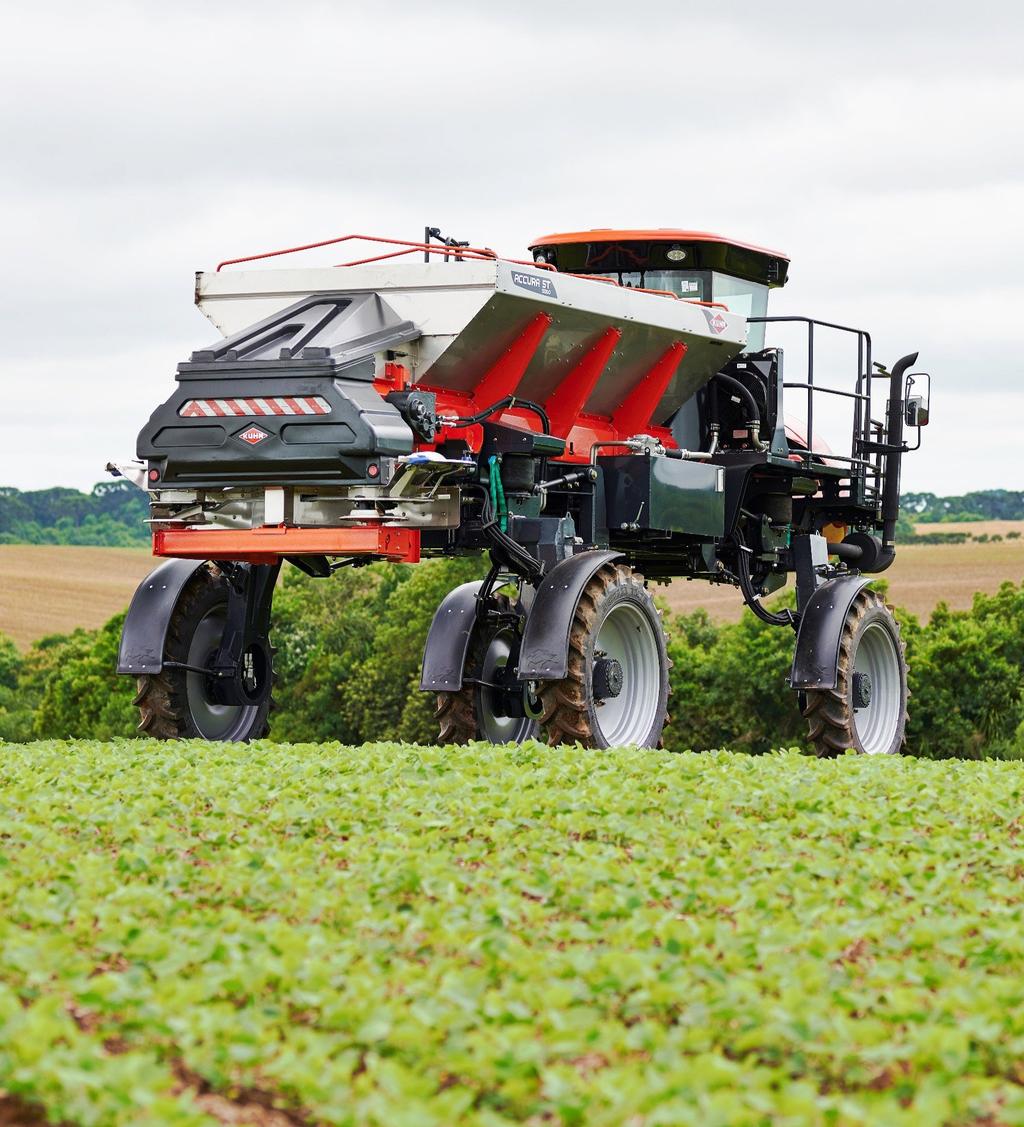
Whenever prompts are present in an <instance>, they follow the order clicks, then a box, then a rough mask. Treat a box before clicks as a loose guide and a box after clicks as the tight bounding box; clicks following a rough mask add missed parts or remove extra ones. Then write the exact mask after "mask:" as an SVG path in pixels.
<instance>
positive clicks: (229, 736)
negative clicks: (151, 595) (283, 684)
mask: <svg viewBox="0 0 1024 1127" xmlns="http://www.w3.org/2000/svg"><path fill="white" fill-rule="evenodd" d="M227 605H228V588H227V580H226V579H225V578H224V576H223V575H221V573H220V572H219V571H217V569H216V568H215V567H214V566H213V565H212V564H207V566H206V567H205V568H201V569H200V570H199V571H197V572H196V573H195V575H194V576H193V577H192V578H191V579H190V580H189V582H188V584H187V585H186V587H185V589H184V591H182V593H181V597H180V598H179V600H178V603H177V605H176V606H175V608H174V613H173V614H172V615H171V620H170V622H169V623H168V626H167V640H166V642H165V644H164V658H165V659H166V660H168V661H181V662H186V663H187V664H189V665H199V666H203V665H206V664H207V663H208V662H209V661H210V659H211V658H212V657H213V655H214V654H215V653H216V650H217V647H218V646H219V645H220V639H221V635H222V634H223V631H224V619H225V617H226V614H227ZM272 652H273V649H272V648H271V653H272ZM270 676H271V688H272V686H273V669H271V673H270ZM137 686H138V693H137V694H136V696H135V702H134V703H135V704H136V706H137V707H138V709H139V716H140V719H139V731H141V732H145V734H146V735H148V736H152V737H154V738H155V739H159V740H190V739H207V740H224V741H248V740H257V739H262V738H263V737H264V736H266V735H267V733H268V732H269V730H270V725H269V723H268V721H267V717H268V715H269V713H270V711H271V709H272V708H273V698H272V695H271V693H269V692H268V694H267V696H266V697H265V699H264V700H263V701H262V702H261V703H260V704H252V705H242V704H220V703H217V702H216V701H214V700H212V699H210V695H209V693H208V691H207V686H206V679H205V678H204V677H203V675H202V674H201V673H193V672H190V671H188V670H185V669H174V668H168V667H167V666H164V668H163V670H162V671H161V672H160V673H151V674H145V675H143V676H141V677H139V678H138V679H137Z"/></svg>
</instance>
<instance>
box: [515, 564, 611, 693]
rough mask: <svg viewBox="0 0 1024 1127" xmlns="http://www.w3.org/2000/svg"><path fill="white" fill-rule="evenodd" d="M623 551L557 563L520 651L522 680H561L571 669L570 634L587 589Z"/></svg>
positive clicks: (539, 595)
mask: <svg viewBox="0 0 1024 1127" xmlns="http://www.w3.org/2000/svg"><path fill="white" fill-rule="evenodd" d="M621 556H622V553H621V552H608V551H590V552H580V553H579V554H578V555H575V556H570V557H569V559H567V560H562V562H561V563H558V564H556V565H555V566H554V567H553V568H552V569H551V570H550V571H549V572H548V573H547V575H545V576H544V579H543V580H542V581H541V584H540V586H539V587H538V588H537V594H536V597H535V598H534V600H533V606H532V607H530V614H529V617H528V618H527V620H526V628H525V630H524V631H523V643H522V646H521V648H520V651H519V678H520V680H522V681H558V680H561V678H563V677H564V676H565V675H566V673H567V672H568V669H569V631H570V630H571V629H572V620H573V617H574V615H575V614H576V607H577V606H578V605H579V601H580V595H582V594H583V588H584V587H586V585H587V584H588V583H589V582H590V580H591V578H592V577H593V575H594V573H595V572H596V571H597V570H598V569H599V568H601V567H603V566H604V565H605V564H606V563H608V562H609V561H610V560H617V559H619V558H620V557H621Z"/></svg>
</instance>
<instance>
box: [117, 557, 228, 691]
mask: <svg viewBox="0 0 1024 1127" xmlns="http://www.w3.org/2000/svg"><path fill="white" fill-rule="evenodd" d="M201 567H206V560H179V559H172V560H165V561H164V562H163V563H162V564H161V565H160V566H159V567H158V568H157V569H156V570H155V571H151V572H150V573H149V575H147V576H146V578H145V579H143V581H142V582H141V583H140V584H139V586H138V587H137V588H136V590H135V594H134V595H133V596H132V602H131V606H130V607H129V608H128V614H127V615H126V616H125V620H124V626H123V627H122V628H121V648H120V650H119V651H118V654H117V671H118V673H130V674H132V675H133V676H137V675H138V674H140V673H159V672H160V671H161V670H162V669H163V667H164V643H165V642H166V640H167V626H168V624H169V623H170V621H171V615H172V614H173V613H174V608H175V607H176V606H177V605H178V599H179V598H181V592H182V591H183V590H184V589H185V584H186V583H188V581H189V580H190V579H191V578H192V576H193V575H195V573H196V572H197V571H198V570H199V569H200V568H201Z"/></svg>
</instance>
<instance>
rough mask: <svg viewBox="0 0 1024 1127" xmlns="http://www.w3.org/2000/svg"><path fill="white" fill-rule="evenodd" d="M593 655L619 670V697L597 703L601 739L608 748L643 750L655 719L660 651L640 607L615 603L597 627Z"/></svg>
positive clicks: (596, 709) (659, 688)
mask: <svg viewBox="0 0 1024 1127" xmlns="http://www.w3.org/2000/svg"><path fill="white" fill-rule="evenodd" d="M594 653H595V656H603V657H608V658H614V660H616V661H617V662H618V663H619V664H620V665H621V666H622V689H621V691H620V692H619V695H618V696H615V697H606V698H605V699H604V700H603V701H600V702H596V708H595V712H596V716H597V723H598V725H599V726H600V729H601V735H602V736H603V737H604V739H605V741H606V742H607V743H608V745H609V746H611V747H615V746H617V745H622V746H625V745H628V744H642V743H643V742H644V741H645V740H646V739H647V737H648V736H649V735H650V732H651V729H652V728H653V727H654V724H655V721H656V720H657V718H658V706H659V702H660V700H661V681H662V677H661V672H662V670H661V649H660V647H659V646H658V638H657V635H656V634H655V632H654V626H653V625H652V623H651V620H650V619H649V618H648V617H647V615H646V614H644V612H643V611H642V610H641V609H640V607H638V606H634V605H633V604H632V603H619V604H618V605H617V606H614V607H613V608H612V609H611V610H610V611H609V612H608V614H607V616H606V617H605V620H604V622H602V623H601V627H600V629H599V630H598V632H597V637H596V638H595V640H594Z"/></svg>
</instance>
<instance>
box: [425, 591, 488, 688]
mask: <svg viewBox="0 0 1024 1127" xmlns="http://www.w3.org/2000/svg"><path fill="white" fill-rule="evenodd" d="M483 585H484V581H483V580H482V579H476V580H474V581H473V582H472V583H463V584H462V585H461V586H459V587H456V588H455V589H454V590H452V591H449V592H448V594H447V595H445V597H444V601H443V602H442V603H441V605H440V606H439V607H438V608H437V610H436V611H435V612H434V618H433V621H432V622H431V623H430V630H429V631H428V633H427V644H426V645H425V646H424V648H423V672H422V674H421V676H420V688H421V689H422V690H423V691H424V692H425V693H456V692H458V691H459V689H461V688H462V671H463V667H464V666H465V664H466V654H467V652H468V651H469V640H470V638H471V637H472V635H473V627H474V626H475V625H476V600H477V595H478V594H479V593H480V589H481V588H482V587H483Z"/></svg>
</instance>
